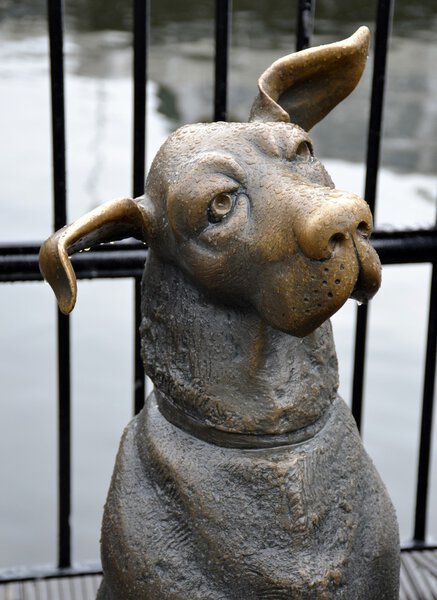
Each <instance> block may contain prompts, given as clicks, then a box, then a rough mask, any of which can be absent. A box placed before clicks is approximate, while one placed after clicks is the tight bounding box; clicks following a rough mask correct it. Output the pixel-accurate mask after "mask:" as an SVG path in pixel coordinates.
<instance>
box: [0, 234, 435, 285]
mask: <svg viewBox="0 0 437 600" xmlns="http://www.w3.org/2000/svg"><path fill="white" fill-rule="evenodd" d="M370 241H371V243H372V245H373V247H374V248H375V250H376V251H377V252H378V254H379V257H380V259H381V262H382V264H385V265H401V264H414V263H427V262H434V261H436V260H437V229H435V228H431V229H415V230H403V231H391V232H386V231H375V232H374V233H373V236H372V239H371V240H370ZM39 249H40V244H27V245H26V244H5V245H0V282H13V281H41V280H42V276H41V273H40V271H39V266H38V253H39ZM146 258H147V248H146V246H145V245H144V244H143V243H141V242H136V241H132V242H131V241H124V242H115V243H112V244H103V245H101V246H99V247H97V248H93V249H92V250H90V251H89V252H82V253H80V254H75V255H74V256H72V257H71V262H72V265H73V267H74V269H75V271H76V275H77V278H78V279H98V278H105V277H106V278H112V277H113V278H120V277H137V278H138V277H141V275H142V273H143V269H144V263H145V261H146Z"/></svg>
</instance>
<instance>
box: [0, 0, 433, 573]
mask: <svg viewBox="0 0 437 600" xmlns="http://www.w3.org/2000/svg"><path fill="white" fill-rule="evenodd" d="M213 5H214V3H213V1H212V0H210V1H208V2H206V1H203V2H199V1H195V0H185V1H184V2H183V3H181V2H178V1H177V0H160V2H152V29H151V40H150V42H151V47H150V57H149V69H150V78H151V81H150V84H149V87H148V99H149V101H148V102H149V104H148V159H149V161H150V160H151V158H153V155H154V153H155V152H156V150H157V148H158V147H159V145H160V144H161V143H162V141H163V140H164V139H165V137H166V136H167V135H168V133H169V132H170V131H172V130H173V129H175V128H176V127H178V126H179V125H181V124H184V123H188V122H196V121H202V120H207V121H208V120H211V118H212V84H213V62H212V61H213V51H214V43H213V20H212V17H213V8H214V6H213ZM65 8H66V17H67V18H66V46H65V51H66V116H67V148H68V154H67V160H68V216H69V220H70V221H71V220H74V219H75V218H77V217H78V216H79V215H81V214H83V213H84V212H87V211H89V210H91V209H92V208H94V207H95V206H96V205H97V204H100V203H102V202H104V201H107V200H109V199H112V198H115V197H117V196H121V195H126V194H129V193H130V192H131V179H132V178H131V171H132V164H131V148H132V82H131V71H132V51H131V42H132V39H131V34H130V31H131V27H132V14H131V12H130V3H128V2H122V1H121V0H117V1H115V0H114V1H112V2H105V1H104V0H68V1H67V2H66V7H65ZM45 10H46V7H45V2H43V1H42V0H20V2H16V1H14V0H0V39H1V44H0V82H1V84H0V85H1V93H0V132H1V133H0V135H1V142H2V143H1V144H0V165H1V166H0V168H1V178H0V203H1V212H0V214H1V217H0V240H1V241H2V242H10V241H23V242H24V241H26V242H27V241H31V242H36V241H40V240H42V239H43V238H45V237H47V235H48V234H49V233H50V231H51V228H52V189H51V146H50V96H49V74H48V70H49V56H48V39H47V26H46V17H45ZM295 10H296V7H295V3H294V2H289V1H285V0H275V1H274V2H267V1H265V0H251V1H250V2H249V1H247V0H244V1H243V0H234V23H233V32H232V48H231V54H230V81H229V93H230V101H229V103H230V119H231V120H246V119H247V114H248V109H249V107H250V103H251V100H252V98H253V96H254V95H255V84H256V80H257V77H258V76H259V74H260V73H261V72H262V71H263V70H264V68H266V67H267V66H268V65H269V64H270V63H271V62H272V61H273V60H275V59H277V58H278V57H280V56H282V55H284V54H288V53H290V52H291V51H293V50H294V45H295V40H294V18H295ZM375 10H376V2H375V1H374V0H372V1H370V2H368V3H351V2H349V1H348V0H318V2H317V10H316V32H315V33H316V35H315V39H314V44H319V43H325V42H330V41H335V40H338V39H342V38H343V37H347V36H349V35H350V34H351V33H352V32H353V31H354V30H355V29H356V27H357V26H359V25H361V24H367V25H369V26H370V28H371V30H372V31H373V32H374V25H373V19H374V14H375ZM436 64H437V8H436V6H435V2H434V0H423V1H422V2H420V3H417V2H416V3H414V2H408V1H402V0H397V2H396V8H395V20H394V29H393V38H392V40H391V44H390V57H389V64H388V80H387V96H386V106H385V125H384V140H383V145H382V164H383V167H384V168H383V169H382V172H381V176H380V180H379V194H378V201H377V202H378V206H377V211H376V224H377V225H378V226H386V227H414V226H417V225H430V224H431V223H434V221H435V216H436V191H437V190H436V182H435V173H436V165H437V102H436V97H437V70H436V68H435V66H436ZM370 76H371V62H369V68H368V69H367V72H366V75H365V77H364V79H363V81H362V83H361V84H360V86H359V88H358V89H357V90H356V92H354V94H353V95H352V96H351V97H350V98H349V99H348V100H346V101H345V102H344V103H343V104H342V105H341V108H338V109H336V110H335V111H334V112H333V113H332V114H331V115H330V116H328V118H327V119H326V120H325V121H324V122H323V123H321V124H320V125H318V126H316V128H315V129H314V131H313V132H312V137H313V140H314V144H315V150H316V153H317V155H318V156H319V157H321V158H322V159H323V160H324V162H325V164H326V166H327V167H328V170H329V171H330V173H331V175H332V177H333V179H334V181H335V182H336V184H337V186H338V187H340V188H345V189H349V190H351V191H354V192H356V193H359V194H362V193H363V188H364V183H363V182H364V169H363V160H364V156H365V151H366V148H365V146H366V126H367V122H368V117H369V90H370V87H369V86H370ZM429 275H430V267H429V266H428V265H417V266H408V267H386V268H385V269H384V274H383V287H382V290H381V291H380V292H379V294H378V295H377V297H376V298H375V300H374V301H373V302H372V307H371V311H370V338H369V347H368V357H369V359H368V369H367V378H366V395H365V418H364V424H363V437H364V443H365V446H366V448H367V450H368V451H369V453H370V455H371V456H372V457H373V459H374V461H375V463H376V464H377V467H378V469H379V471H380V473H381V475H382V477H383V479H384V481H385V482H386V484H387V486H388V488H389V491H390V493H391V495H392V498H393V501H394V503H395V505H396V508H397V511H398V516H399V521H400V526H401V535H402V538H403V539H404V540H407V539H409V538H410V537H411V535H412V527H413V526H412V522H413V521H412V520H413V511H414V496H415V469H416V463H417V455H418V432H419V419H420V398H421V389H422V372H423V363H424V351H425V333H426V331H425V329H426V315H427V311H428V290H429ZM354 315H355V305H354V304H353V303H351V302H348V303H347V304H346V305H345V307H344V308H343V309H342V310H341V311H340V313H339V314H338V315H336V316H335V317H334V319H333V322H334V330H335V337H336V342H337V350H338V355H339V361H340V372H341V393H342V395H343V397H344V398H345V399H346V400H347V401H350V389H351V364H352V355H353V348H352V341H353V333H354ZM132 320H133V284H132V282H131V281H122V280H121V281H120V280H118V281H108V280H105V281H102V280H100V281H94V282H80V283H79V300H78V304H77V307H76V309H75V312H74V314H73V318H72V366H73V381H72V386H73V396H72V400H73V468H74V472H73V516H72V520H73V554H74V559H75V560H76V561H86V560H95V559H97V558H98V553H99V550H98V540H99V528H100V519H101V512H102V507H103V503H104V499H105V495H106V490H107V487H108V484H109V479H110V475H111V472H112V466H113V462H114V457H115V453H116V450H117V446H118V441H119V438H120V435H121V432H122V429H123V427H124V425H125V424H126V423H127V422H128V420H129V419H130V416H131V411H132V380H133V373H132V347H133V341H132V336H133V323H132ZM0 327H1V335H0V356H1V360H0V489H1V493H0V567H4V566H9V565H20V564H42V563H49V562H53V561H55V554H56V381H55V375H56V373H55V305H54V299H53V295H52V293H51V291H50V290H49V289H48V287H47V286H45V285H43V284H40V283H27V284H3V285H1V286H0ZM435 442H436V440H435V439H434V457H433V463H432V469H433V475H434V476H433V478H432V488H431V496H430V528H429V530H430V535H431V537H433V538H434V540H436V538H437V481H436V479H437V478H436V477H435V470H436V464H437V463H436V450H437V444H436V443H435Z"/></svg>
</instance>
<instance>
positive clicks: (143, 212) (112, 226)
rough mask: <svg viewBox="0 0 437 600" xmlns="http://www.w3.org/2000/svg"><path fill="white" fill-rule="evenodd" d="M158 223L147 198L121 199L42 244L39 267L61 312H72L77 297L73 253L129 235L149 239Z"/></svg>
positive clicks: (67, 226)
mask: <svg viewBox="0 0 437 600" xmlns="http://www.w3.org/2000/svg"><path fill="white" fill-rule="evenodd" d="M155 224H156V220H155V219H154V211H153V206H152V203H151V202H150V200H148V198H147V197H144V196H141V197H140V198H135V199H132V198H119V199H117V200H112V201H111V202H107V203H106V204H103V205H102V206H99V207H98V208H96V209H94V210H93V211H91V212H89V213H88V214H86V215H84V216H83V217H81V218H80V219H78V220H77V221H75V222H74V223H72V224H71V225H66V226H65V227H63V228H62V229H59V230H58V231H57V232H56V233H54V234H53V235H52V236H50V237H49V238H48V239H47V240H46V241H45V242H44V244H43V245H42V246H41V250H40V253H39V266H40V271H41V273H42V275H43V277H44V279H45V280H46V281H47V282H48V283H49V284H50V285H51V287H52V288H53V291H54V292H55V295H56V299H57V301H58V304H59V308H60V310H61V312H63V313H64V314H66V315H67V314H68V313H70V312H71V311H72V310H73V308H74V305H75V303H76V296H77V285H76V275H75V273H74V270H73V267H72V265H71V262H70V259H69V255H71V254H74V253H75V252H79V251H80V250H84V249H86V248H89V247H91V246H93V245H95V244H101V243H105V242H112V241H116V240H121V239H123V238H127V237H135V238H137V239H138V240H142V241H144V242H149V241H150V240H151V239H153V237H154V234H155V229H156V227H155Z"/></svg>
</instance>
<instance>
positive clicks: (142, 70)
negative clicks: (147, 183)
mask: <svg viewBox="0 0 437 600" xmlns="http://www.w3.org/2000/svg"><path fill="white" fill-rule="evenodd" d="M149 13H150V3H149V0H134V4H133V21H134V25H133V26H134V31H133V47H134V48H133V49H134V64H133V71H134V72H133V76H134V92H133V93H134V115H133V194H134V197H135V196H140V195H141V194H143V193H144V180H145V171H146V107H147V44H148V29H149V20H150V19H149ZM140 323H141V279H139V278H135V335H134V340H135V341H134V344H135V350H134V354H135V358H134V361H135V365H134V412H135V414H137V413H138V412H139V411H140V410H141V409H142V407H143V406H144V399H145V394H146V384H145V378H144V368H143V362H142V360H141V338H140V332H139V329H140Z"/></svg>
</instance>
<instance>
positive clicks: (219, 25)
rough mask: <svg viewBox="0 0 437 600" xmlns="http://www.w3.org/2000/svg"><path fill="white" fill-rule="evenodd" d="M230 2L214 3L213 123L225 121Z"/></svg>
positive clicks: (217, 1) (219, 0)
mask: <svg viewBox="0 0 437 600" xmlns="http://www.w3.org/2000/svg"><path fill="white" fill-rule="evenodd" d="M231 13H232V0H216V2H215V79H214V121H226V120H227V105H228V58H229V37H230V35H229V32H230V28H231V18H232V17H231Z"/></svg>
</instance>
